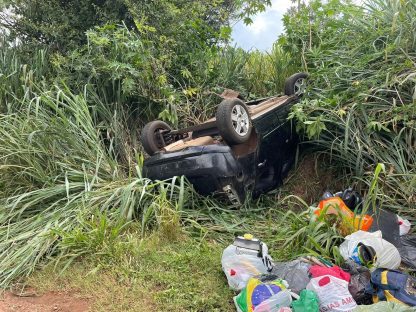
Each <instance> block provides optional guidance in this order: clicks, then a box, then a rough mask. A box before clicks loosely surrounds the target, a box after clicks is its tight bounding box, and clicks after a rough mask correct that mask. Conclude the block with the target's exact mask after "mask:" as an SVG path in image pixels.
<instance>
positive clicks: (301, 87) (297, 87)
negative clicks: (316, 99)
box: [293, 78, 306, 95]
mask: <svg viewBox="0 0 416 312" xmlns="http://www.w3.org/2000/svg"><path fill="white" fill-rule="evenodd" d="M293 91H294V93H295V94H296V95H302V94H304V93H305V91H306V79H305V78H299V79H298V80H296V82H295V84H294V89H293Z"/></svg>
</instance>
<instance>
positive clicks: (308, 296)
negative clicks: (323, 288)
mask: <svg viewBox="0 0 416 312" xmlns="http://www.w3.org/2000/svg"><path fill="white" fill-rule="evenodd" d="M292 308H293V311H294V312H319V300H318V297H317V296H316V294H315V293H314V292H313V291H312V290H307V289H304V290H302V291H301V292H300V298H299V299H298V300H295V301H293V302H292Z"/></svg>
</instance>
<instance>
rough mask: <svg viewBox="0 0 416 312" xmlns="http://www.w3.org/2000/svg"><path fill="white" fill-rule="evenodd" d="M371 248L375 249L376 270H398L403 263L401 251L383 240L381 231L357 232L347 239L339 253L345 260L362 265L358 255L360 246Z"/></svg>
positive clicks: (340, 247)
mask: <svg viewBox="0 0 416 312" xmlns="http://www.w3.org/2000/svg"><path fill="white" fill-rule="evenodd" d="M360 243H361V244H363V245H364V246H369V247H371V248H373V249H374V251H375V253H376V258H375V263H373V266H374V267H376V268H386V269H391V270H394V269H397V268H398V267H399V265H400V262H401V257H400V254H399V251H398V250H397V248H396V247H394V245H393V244H391V243H389V242H388V241H386V240H384V239H383V238H382V234H381V231H377V232H374V233H369V232H365V231H357V232H355V233H352V234H351V235H348V236H347V237H345V241H344V242H343V243H342V244H341V245H340V246H339V251H340V253H341V255H342V257H343V258H344V259H345V260H348V259H352V260H354V261H355V262H356V263H358V264H361V265H362V264H363V263H361V261H360V259H359V257H356V256H354V255H356V254H357V248H358V247H359V244H360Z"/></svg>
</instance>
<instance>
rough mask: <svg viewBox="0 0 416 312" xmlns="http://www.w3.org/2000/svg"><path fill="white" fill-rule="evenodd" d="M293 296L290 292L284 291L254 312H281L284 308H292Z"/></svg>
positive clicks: (261, 304)
mask: <svg viewBox="0 0 416 312" xmlns="http://www.w3.org/2000/svg"><path fill="white" fill-rule="evenodd" d="M291 304H292V296H291V294H290V291H289V290H283V291H281V292H279V293H277V294H276V295H273V296H271V297H270V298H269V299H267V300H266V301H263V302H262V303H260V304H259V305H258V306H257V307H256V308H255V309H254V311H253V312H279V311H280V309H281V308H283V307H290V305H291Z"/></svg>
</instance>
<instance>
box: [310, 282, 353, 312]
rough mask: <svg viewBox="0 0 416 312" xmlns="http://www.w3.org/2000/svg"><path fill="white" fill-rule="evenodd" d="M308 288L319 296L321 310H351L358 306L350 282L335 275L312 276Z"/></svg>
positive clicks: (324, 311) (339, 311) (341, 311)
mask: <svg viewBox="0 0 416 312" xmlns="http://www.w3.org/2000/svg"><path fill="white" fill-rule="evenodd" d="M306 289H308V290H312V291H314V292H315V293H316V295H317V296H318V299H319V310H320V311H321V312H350V311H353V310H354V309H355V308H356V307H357V304H356V303H355V301H354V299H353V298H352V295H351V294H350V292H349V291H348V282H347V281H345V280H342V279H339V278H336V277H334V276H331V275H324V276H320V277H315V278H312V279H311V281H310V282H309V284H308V286H306Z"/></svg>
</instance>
